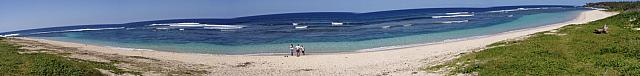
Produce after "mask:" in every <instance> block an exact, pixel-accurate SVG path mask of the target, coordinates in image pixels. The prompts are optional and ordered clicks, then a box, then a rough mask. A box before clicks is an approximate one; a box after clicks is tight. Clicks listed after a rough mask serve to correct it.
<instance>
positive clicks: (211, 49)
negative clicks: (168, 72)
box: [38, 10, 584, 54]
mask: <svg viewBox="0 0 640 76" xmlns="http://www.w3.org/2000/svg"><path fill="white" fill-rule="evenodd" d="M582 11H584V10H580V11H565V12H555V13H540V14H532V15H525V16H522V17H520V18H518V19H516V20H514V21H511V22H506V23H502V24H497V25H491V26H488V27H478V28H472V29H463V30H453V31H445V32H436V33H428V34H419V35H410V36H401V37H392V38H382V39H372V40H362V41H342V42H301V43H293V44H294V45H295V44H303V45H304V46H305V49H306V50H308V52H314V53H336V52H353V51H358V50H363V49H371V48H379V47H385V46H401V45H410V44H424V43H431V42H439V41H444V40H447V39H458V38H466V37H473V36H482V35H491V34H497V33H500V32H507V31H513V30H518V29H524V28H531V27H538V26H542V25H547V24H553V23H559V22H565V21H569V20H572V19H573V18H575V17H577V15H578V14H579V13H580V12H582ZM64 34H65V35H66V36H74V35H76V34H74V33H64ZM38 38H43V39H51V40H59V41H68V42H77V43H84V44H92V45H103V46H114V47H124V48H140V49H153V50H160V51H171V52H188V53H214V54H255V53H288V52H289V49H288V45H289V43H279V44H256V45H216V44H207V43H182V44H176V43H165V42H144V43H122V42H112V41H100V40H89V39H77V38H75V37H38ZM229 51H233V53H229Z"/></svg>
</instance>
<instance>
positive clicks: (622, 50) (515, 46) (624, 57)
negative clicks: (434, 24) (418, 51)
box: [424, 2, 640, 76]
mask: <svg viewBox="0 0 640 76" xmlns="http://www.w3.org/2000/svg"><path fill="white" fill-rule="evenodd" d="M616 4H617V3H616ZM621 4H636V6H624V7H638V6H639V5H637V4H638V2H636V3H626V2H624V3H621ZM611 7H612V8H616V9H627V8H618V6H611ZM639 17H640V13H639V12H625V13H621V14H618V15H616V16H612V17H609V18H606V19H603V20H598V21H594V22H590V23H588V24H580V25H569V26H565V27H562V28H560V29H558V32H541V33H536V34H534V35H533V36H532V37H530V38H528V39H526V40H521V41H505V42H501V43H495V44H492V45H490V47H493V48H490V49H486V50H483V51H480V52H476V53H470V54H465V55H463V56H461V57H460V58H457V59H455V60H453V61H451V62H448V63H444V64H441V65H437V66H431V67H427V68H424V70H427V71H436V70H439V69H442V68H449V70H450V71H451V72H450V74H457V73H477V74H479V75H487V76H504V75H636V76H637V75H640V31H638V30H635V28H638V27H639V24H640V20H638V18H639ZM603 25H609V33H608V34H595V33H593V31H594V29H596V28H600V27H602V26H603ZM545 33H546V34H545ZM559 34H566V35H559Z"/></svg>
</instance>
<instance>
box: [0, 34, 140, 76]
mask: <svg viewBox="0 0 640 76" xmlns="http://www.w3.org/2000/svg"><path fill="white" fill-rule="evenodd" d="M5 40H6V38H0V56H1V57H0V75H2V76H102V75H103V74H102V73H100V72H99V71H98V70H97V69H104V70H110V71H112V72H114V73H116V74H122V73H132V74H136V73H135V72H129V71H123V70H121V69H118V68H116V66H114V65H113V64H111V63H101V62H93V61H86V60H80V59H72V58H66V57H63V56H62V54H48V53H23V54H20V53H19V52H20V51H25V50H24V49H19V48H20V47H21V46H17V45H15V44H11V43H8V42H7V41H5Z"/></svg>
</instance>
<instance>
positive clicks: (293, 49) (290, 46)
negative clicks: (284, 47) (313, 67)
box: [289, 44, 295, 56]
mask: <svg viewBox="0 0 640 76" xmlns="http://www.w3.org/2000/svg"><path fill="white" fill-rule="evenodd" d="M289 49H290V51H289V52H291V56H293V52H294V51H295V48H294V47H293V44H291V45H289Z"/></svg>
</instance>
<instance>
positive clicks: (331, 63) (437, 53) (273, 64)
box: [15, 10, 617, 75]
mask: <svg viewBox="0 0 640 76" xmlns="http://www.w3.org/2000/svg"><path fill="white" fill-rule="evenodd" d="M615 14H617V13H612V12H603V11H598V10H591V11H584V12H581V13H580V15H578V16H577V17H576V18H575V19H572V20H569V21H566V22H560V23H554V24H548V25H543V26H538V27H532V28H525V29H519V30H513V31H507V32H501V33H497V34H490V35H481V36H473V37H465V38H457V39H447V40H444V41H437V42H430V43H424V44H410V45H404V46H395V47H399V48H384V47H380V48H382V50H378V51H361V52H359V51H360V50H358V51H355V52H346V53H328V54H322V53H320V54H312V55H305V56H301V57H283V56H282V55H278V54H274V55H224V54H202V53H176V52H165V51H146V50H136V49H135V48H133V49H128V50H127V49H122V48H114V47H105V46H96V45H86V44H79V43H71V42H62V41H53V40H46V39H32V38H23V37H15V38H18V39H23V40H32V41H38V42H41V43H48V44H51V45H57V46H63V47H74V48H78V49H82V50H89V51H96V52H102V53H109V54H118V55H125V56H142V57H148V58H154V59H160V60H175V61H181V62H186V63H192V64H205V65H209V66H214V67H216V68H212V69H210V70H209V71H210V72H211V73H210V75H384V74H391V75H413V74H414V73H418V75H437V74H427V73H423V72H421V71H419V70H418V69H419V68H420V67H422V66H425V65H434V64H439V63H440V62H443V61H446V60H450V59H452V58H455V57H456V56H457V55H459V54H460V53H465V52H470V51H474V50H477V49H482V48H484V47H485V46H486V45H489V44H493V43H496V42H500V41H504V40H509V39H517V38H520V37H524V36H527V35H530V34H534V33H537V32H543V31H549V30H554V29H557V28H560V27H562V26H565V25H570V24H582V23H587V22H591V21H595V20H599V19H602V18H606V17H608V16H613V15H615ZM387 47H394V46H387ZM371 49H376V48H371ZM363 50H366V49H363ZM286 54H288V53H286ZM241 63H253V64H252V65H249V66H248V67H240V68H238V67H233V66H229V65H235V64H241ZM301 70H302V71H301ZM292 71H293V72H292Z"/></svg>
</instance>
